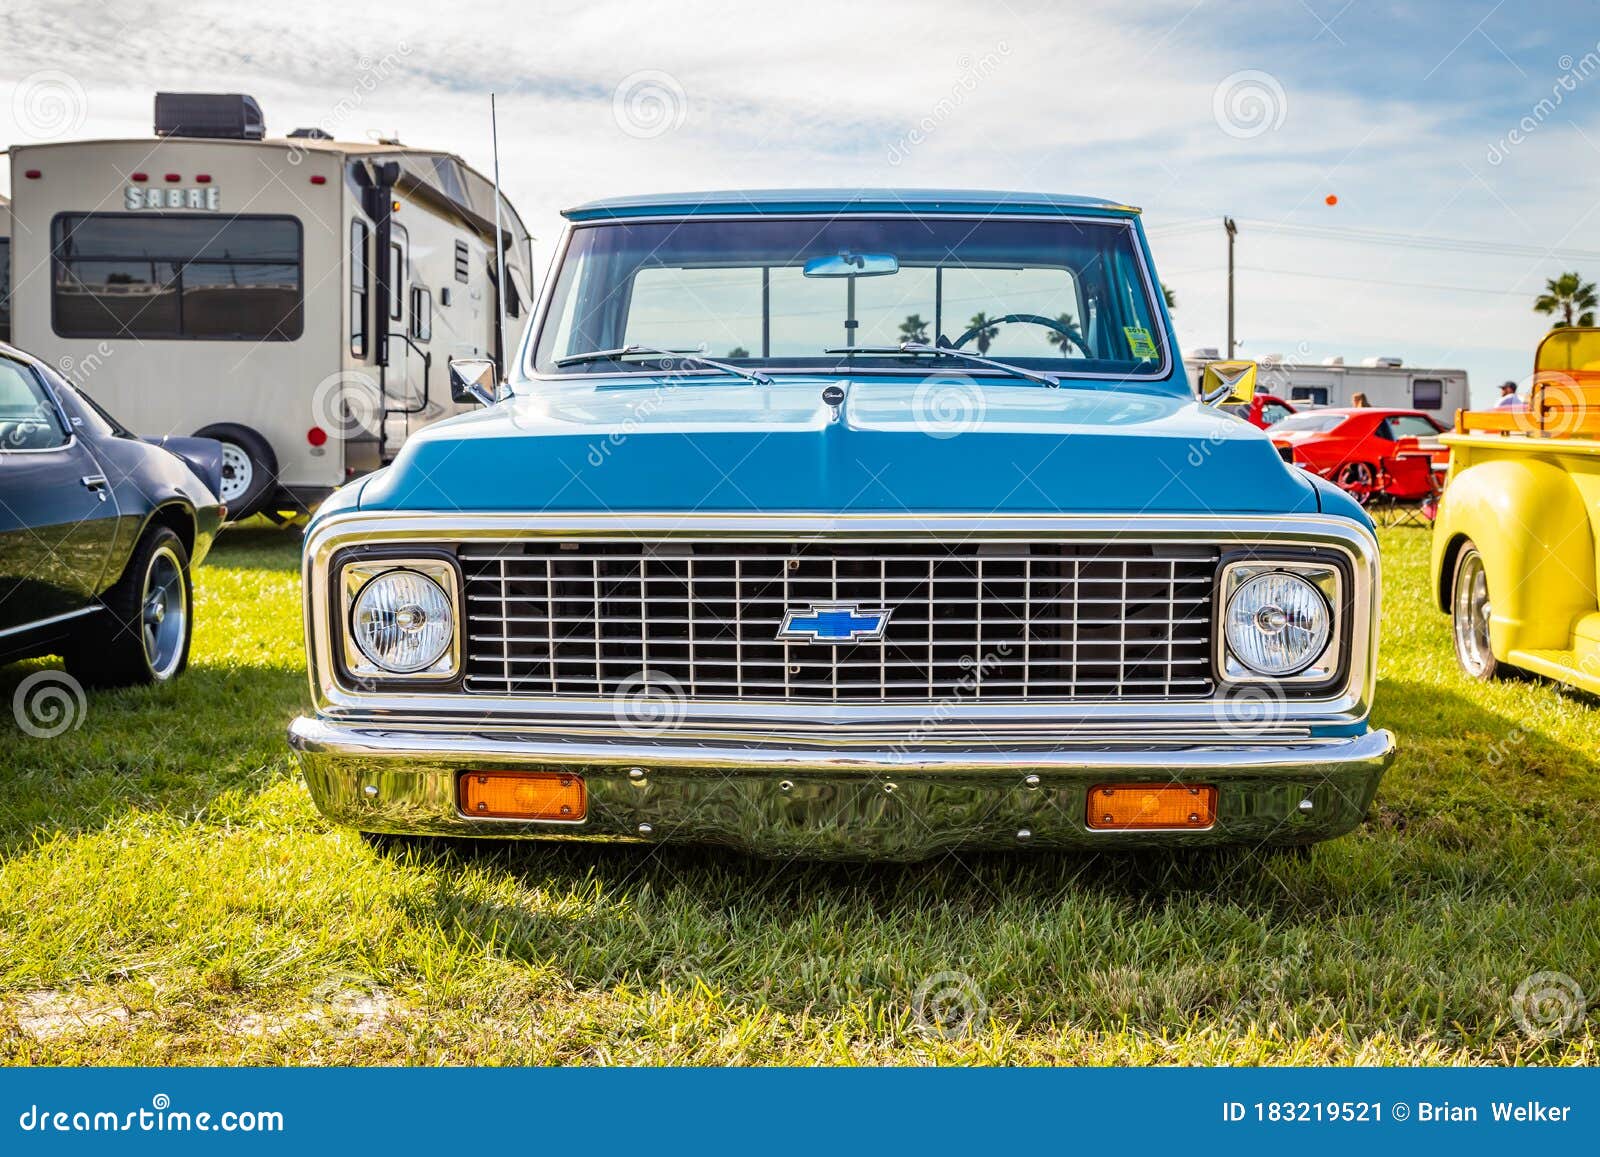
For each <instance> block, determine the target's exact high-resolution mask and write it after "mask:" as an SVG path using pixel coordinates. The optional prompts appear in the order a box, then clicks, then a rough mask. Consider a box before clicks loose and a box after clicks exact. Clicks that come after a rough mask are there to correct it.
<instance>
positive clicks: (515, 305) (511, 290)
mask: <svg viewBox="0 0 1600 1157" xmlns="http://www.w3.org/2000/svg"><path fill="white" fill-rule="evenodd" d="M506 289H507V290H508V292H507V293H506V313H508V314H509V315H510V316H512V317H521V316H522V305H523V303H524V302H530V303H531V302H532V301H533V298H531V297H530V296H529V295H528V283H527V281H525V280H524V279H523V276H522V270H520V269H518V268H517V267H516V266H515V265H507V266H506Z"/></svg>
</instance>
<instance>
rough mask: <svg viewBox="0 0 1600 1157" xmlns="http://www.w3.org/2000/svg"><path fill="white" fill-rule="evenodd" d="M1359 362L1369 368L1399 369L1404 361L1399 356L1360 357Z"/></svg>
mask: <svg viewBox="0 0 1600 1157" xmlns="http://www.w3.org/2000/svg"><path fill="white" fill-rule="evenodd" d="M1361 364H1362V365H1363V366H1365V367H1366V368H1367V369H1369V370H1375V369H1387V370H1393V369H1399V368H1400V367H1401V366H1402V365H1404V364H1405V362H1404V361H1403V360H1402V359H1400V358H1362V359H1361Z"/></svg>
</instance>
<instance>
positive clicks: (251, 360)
mask: <svg viewBox="0 0 1600 1157" xmlns="http://www.w3.org/2000/svg"><path fill="white" fill-rule="evenodd" d="M10 160H11V199H12V206H11V212H12V221H13V224H14V228H13V229H12V233H13V244H14V246H15V248H14V251H13V252H12V254H11V257H12V262H11V264H12V269H13V270H14V271H15V274H14V280H15V284H14V285H13V286H12V294H11V333H12V337H11V340H12V342H13V344H15V345H17V346H19V347H21V348H22V349H24V350H27V351H28V352H29V353H32V354H34V355H35V356H37V357H39V358H42V359H43V360H45V361H47V362H49V363H50V364H52V365H54V366H57V367H58V368H60V369H61V370H62V371H63V372H64V373H66V374H67V375H68V376H69V377H72V378H74V379H75V380H76V381H77V382H78V383H79V384H80V385H82V386H83V387H84V388H85V389H86V390H87V391H88V392H89V393H91V394H92V395H93V396H94V397H95V398H96V400H98V401H99V402H100V403H101V404H102V405H104V406H105V407H106V409H107V410H109V411H110V412H111V413H113V414H115V415H116V416H117V417H118V418H119V419H120V420H121V421H123V422H124V423H125V424H126V425H128V426H129V427H130V428H131V429H133V430H136V431H138V432H139V433H140V434H145V435H159V434H203V435H206V436H208V437H215V438H217V439H219V440H220V441H222V443H223V449H224V455H225V470H224V478H223V494H222V498H223V500H224V501H225V502H226V503H227V504H228V506H229V513H230V516H231V517H242V516H244V515H248V514H251V513H253V512H256V511H263V512H267V513H278V512H288V511H297V510H304V509H306V508H308V507H309V506H310V505H312V504H314V503H316V502H317V501H319V500H320V499H321V498H323V497H325V496H326V495H327V494H328V493H329V492H330V491H331V490H332V489H333V488H334V487H336V486H338V485H340V484H341V483H343V482H345V481H346V480H348V479H350V478H353V477H355V476H356V475H358V474H362V473H365V472H366V471H369V470H373V469H376V468H377V467H378V466H380V465H382V464H383V463H385V462H388V461H389V460H391V459H392V458H393V457H394V455H395V453H396V452H397V451H398V450H399V449H400V447H401V446H402V445H404V444H405V440H406V438H407V436H408V435H409V434H411V433H412V432H414V431H416V430H417V429H419V428H421V427H422V426H425V425H427V424H428V423H430V422H433V421H436V420H438V419H440V418H444V417H448V416H450V415H451V414H453V413H456V412H458V410H459V409H461V408H462V407H458V406H457V405H455V404H454V403H452V401H451V398H450V386H449V381H448V367H447V363H448V361H449V360H450V359H451V358H453V357H472V356H478V357H484V356H491V357H495V358H497V359H500V358H501V357H502V351H501V349H500V345H499V340H500V339H499V334H498V326H497V318H498V313H499V308H498V300H497V297H496V293H497V277H496V270H495V252H496V247H495V195H494V189H493V185H492V183H491V182H490V181H489V180H488V179H486V178H485V177H483V176H482V175H481V174H479V173H478V172H477V171H476V170H474V169H472V168H471V167H470V166H468V165H467V164H466V163H465V162H464V161H462V160H461V158H459V157H457V156H455V155H453V154H451V153H446V152H439V151H435V150H431V149H414V148H407V147H404V146H402V145H400V144H399V143H398V142H393V141H389V142H378V143H371V142H362V143H352V142H347V141H335V140H333V139H331V138H330V137H329V136H328V134H327V133H325V132H322V131H321V130H318V129H302V130H297V131H295V132H293V133H290V134H289V136H288V137H284V138H276V139H268V138H266V135H265V127H264V124H263V121H262V117H261V110H260V108H259V106H257V104H256V102H255V101H254V100H252V99H251V98H250V97H248V96H243V95H238V94H235V95H213V94H195V93H158V94H157V95H156V124H155V136H154V138H152V139H144V140H99V141H71V142H59V143H49V144H34V145H18V146H15V147H13V148H12V149H11V150H10ZM500 217H501V222H502V225H503V229H504V232H503V244H504V251H505V264H506V269H505V272H506V277H505V287H506V310H505V313H506V327H507V332H506V334H505V339H504V340H505V343H506V345H507V346H508V347H509V348H512V349H515V347H516V342H517V339H518V337H519V335H520V333H521V331H522V328H523V327H524V326H525V325H526V324H527V321H528V315H529V312H530V307H531V304H532V300H533V297H532V284H531V278H530V273H531V270H532V238H531V237H530V236H529V234H528V231H527V229H526V228H525V227H524V226H523V224H522V221H521V219H520V218H519V217H518V216H517V213H516V211H515V210H514V209H513V208H512V207H511V206H510V204H508V203H506V202H505V200H504V198H502V199H501V205H500Z"/></svg>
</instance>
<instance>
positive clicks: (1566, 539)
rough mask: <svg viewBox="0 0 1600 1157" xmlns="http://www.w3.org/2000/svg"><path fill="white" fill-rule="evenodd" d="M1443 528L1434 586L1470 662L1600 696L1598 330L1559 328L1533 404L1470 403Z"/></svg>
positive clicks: (1458, 434)
mask: <svg viewBox="0 0 1600 1157" xmlns="http://www.w3.org/2000/svg"><path fill="white" fill-rule="evenodd" d="M1443 440H1444V442H1445V443H1446V444H1447V445H1449V447H1450V474H1449V479H1448V481H1447V483H1446V486H1445V493H1444V499H1443V501H1442V502H1441V504H1440V507H1439V517H1438V521H1437V522H1436V523H1435V526H1434V541H1433V576H1434V588H1435V592H1436V595H1437V598H1438V601H1439V606H1440V608H1441V609H1442V610H1445V611H1448V612H1449V613H1450V616H1451V618H1452V621H1453V627H1454V635H1455V650H1456V658H1457V659H1458V660H1459V661H1460V663H1461V667H1462V670H1464V671H1466V673H1467V674H1469V675H1471V676H1473V677H1474V678H1478V679H1493V678H1496V677H1498V676H1501V675H1505V674H1507V673H1509V672H1510V671H1512V670H1520V671H1528V672H1532V673H1534V674H1538V675H1545V676H1548V677H1550V678H1552V679H1559V680H1561V681H1562V682H1564V683H1571V684H1573V685H1576V686H1578V687H1581V688H1582V689H1583V690H1585V691H1588V692H1590V693H1593V694H1600V603H1597V601H1596V589H1597V578H1596V572H1597V569H1600V562H1597V556H1596V541H1597V539H1596V529H1597V527H1596V521H1597V518H1600V329H1581V328H1567V329H1557V330H1552V331H1551V332H1550V334H1549V335H1548V336H1547V337H1546V338H1545V339H1544V340H1543V341H1542V342H1541V343H1540V344H1539V349H1538V352H1537V353H1536V354H1535V356H1534V374H1533V386H1532V389H1531V391H1530V394H1529V397H1528V400H1527V404H1526V407H1525V408H1519V409H1496V410H1488V411H1462V412H1460V413H1458V414H1457V416H1456V429H1455V432H1454V433H1451V434H1447V435H1445V436H1444V439H1443Z"/></svg>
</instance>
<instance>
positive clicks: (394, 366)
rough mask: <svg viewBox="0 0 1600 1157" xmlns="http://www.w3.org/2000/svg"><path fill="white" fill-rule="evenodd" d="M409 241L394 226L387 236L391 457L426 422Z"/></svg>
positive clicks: (386, 385) (386, 392)
mask: <svg viewBox="0 0 1600 1157" xmlns="http://www.w3.org/2000/svg"><path fill="white" fill-rule="evenodd" d="M410 259H411V242H410V238H409V237H408V236H407V235H406V231H405V229H404V228H403V227H402V226H401V225H399V224H398V223H394V224H391V225H390V233H389V295H388V300H387V301H386V302H384V303H383V312H384V316H383V319H382V323H383V325H384V327H385V328H386V329H387V331H388V334H389V364H388V366H387V367H385V368H384V369H383V371H382V373H383V409H384V424H383V435H384V453H385V455H386V456H388V457H393V456H394V453H395V452H396V451H397V450H399V449H400V447H401V446H403V445H405V440H406V438H407V437H408V436H409V435H410V434H411V433H412V432H413V431H414V430H420V429H421V428H422V427H423V426H424V425H425V424H426V423H427V421H428V415H427V413H426V412H425V411H426V410H427V404H428V393H427V379H426V377H425V372H426V367H425V362H424V359H423V357H422V356H421V354H420V353H419V351H418V350H417V349H416V348H415V346H414V345H413V342H414V341H415V339H414V338H413V337H412V333H411V320H412V318H411V308H410V306H411V288H412V286H411V260H410Z"/></svg>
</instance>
